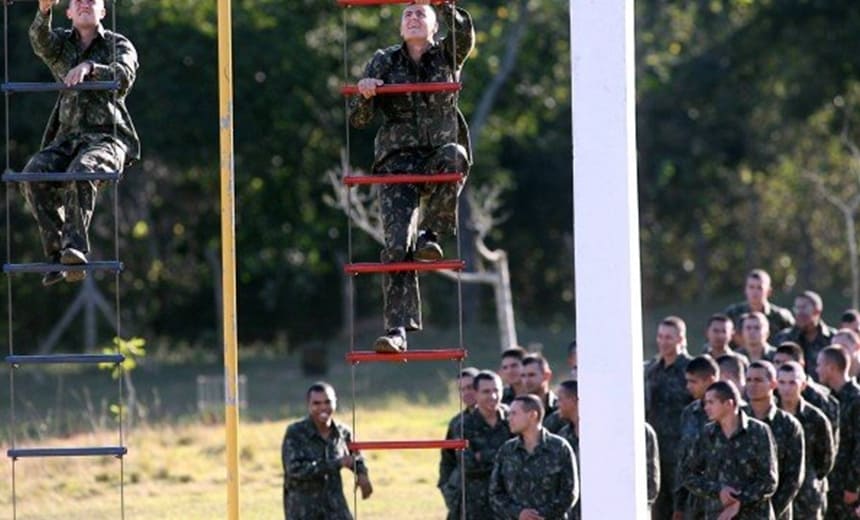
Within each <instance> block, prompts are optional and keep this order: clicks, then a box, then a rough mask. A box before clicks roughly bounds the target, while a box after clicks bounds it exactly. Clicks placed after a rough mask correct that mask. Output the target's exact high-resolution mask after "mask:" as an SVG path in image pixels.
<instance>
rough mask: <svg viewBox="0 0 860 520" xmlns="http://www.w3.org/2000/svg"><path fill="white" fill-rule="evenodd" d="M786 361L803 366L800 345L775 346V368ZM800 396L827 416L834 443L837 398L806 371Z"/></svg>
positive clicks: (790, 343)
mask: <svg viewBox="0 0 860 520" xmlns="http://www.w3.org/2000/svg"><path fill="white" fill-rule="evenodd" d="M788 361H795V362H797V363H800V366H803V364H804V362H805V360H804V357H803V349H801V348H800V345H798V344H797V343H794V342H791V341H786V342H783V343H781V344H780V345H779V346H778V347H777V348H776V354H774V355H773V364H774V365H776V368H777V369H778V368H779V367H780V366H781V365H782V364H783V363H786V362H788ZM804 370H805V367H804ZM801 396H802V397H803V398H804V399H805V400H807V401H809V404H811V405H812V406H814V407H816V408H818V409H819V410H821V411H822V412H824V415H826V416H827V419H828V420H829V421H830V428H831V430H832V431H833V443H834V445H835V444H836V443H837V441H838V439H839V400H838V399H836V396H834V395H833V392H831V391H830V389H829V388H827V387H826V386H824V385H822V384H821V383H819V382H817V381H815V380H814V379H812V378H811V377H809V375H808V373H807V377H806V384H805V385H803V393H802V394H801Z"/></svg>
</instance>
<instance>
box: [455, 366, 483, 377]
mask: <svg viewBox="0 0 860 520" xmlns="http://www.w3.org/2000/svg"><path fill="white" fill-rule="evenodd" d="M478 372H480V370H478V369H477V368H475V367H466V368H464V369H463V370H461V371H460V373H459V374H457V379H463V378H464V377H471V378H473V379H474V377H475V376H476V375H478Z"/></svg>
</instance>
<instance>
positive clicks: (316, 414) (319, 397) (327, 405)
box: [306, 381, 337, 425]
mask: <svg viewBox="0 0 860 520" xmlns="http://www.w3.org/2000/svg"><path fill="white" fill-rule="evenodd" d="M306 397H307V402H308V403H307V404H308V415H310V418H311V420H313V422H314V423H316V424H319V425H327V424H331V420H332V416H333V415H334V412H335V410H336V409H337V395H335V393H334V387H332V386H331V385H330V384H328V383H326V382H325V381H317V382H316V383H314V384H312V385H311V386H309V387H308V391H307V393H306Z"/></svg>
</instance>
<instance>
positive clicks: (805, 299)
mask: <svg viewBox="0 0 860 520" xmlns="http://www.w3.org/2000/svg"><path fill="white" fill-rule="evenodd" d="M823 310H824V303H823V301H822V300H821V296H819V295H818V293H817V292H814V291H803V292H802V293H800V294H798V295H797V296H796V297H795V298H794V318H795V323H796V324H797V328H799V329H801V330H804V329H809V328H811V327H817V326H818V322H819V321H821V312H822V311H823Z"/></svg>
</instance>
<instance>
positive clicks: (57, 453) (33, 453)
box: [6, 446, 128, 459]
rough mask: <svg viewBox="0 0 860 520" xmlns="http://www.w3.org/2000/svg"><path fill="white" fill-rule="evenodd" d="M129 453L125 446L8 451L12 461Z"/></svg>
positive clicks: (120, 455)
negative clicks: (31, 458) (32, 458)
mask: <svg viewBox="0 0 860 520" xmlns="http://www.w3.org/2000/svg"><path fill="white" fill-rule="evenodd" d="M126 453H128V449H127V448H126V447H125V446H102V447H93V448H16V449H10V450H6V455H7V456H8V457H9V458H11V459H22V458H30V457H98V456H103V455H111V456H114V457H122V456H123V455H125V454H126Z"/></svg>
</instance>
